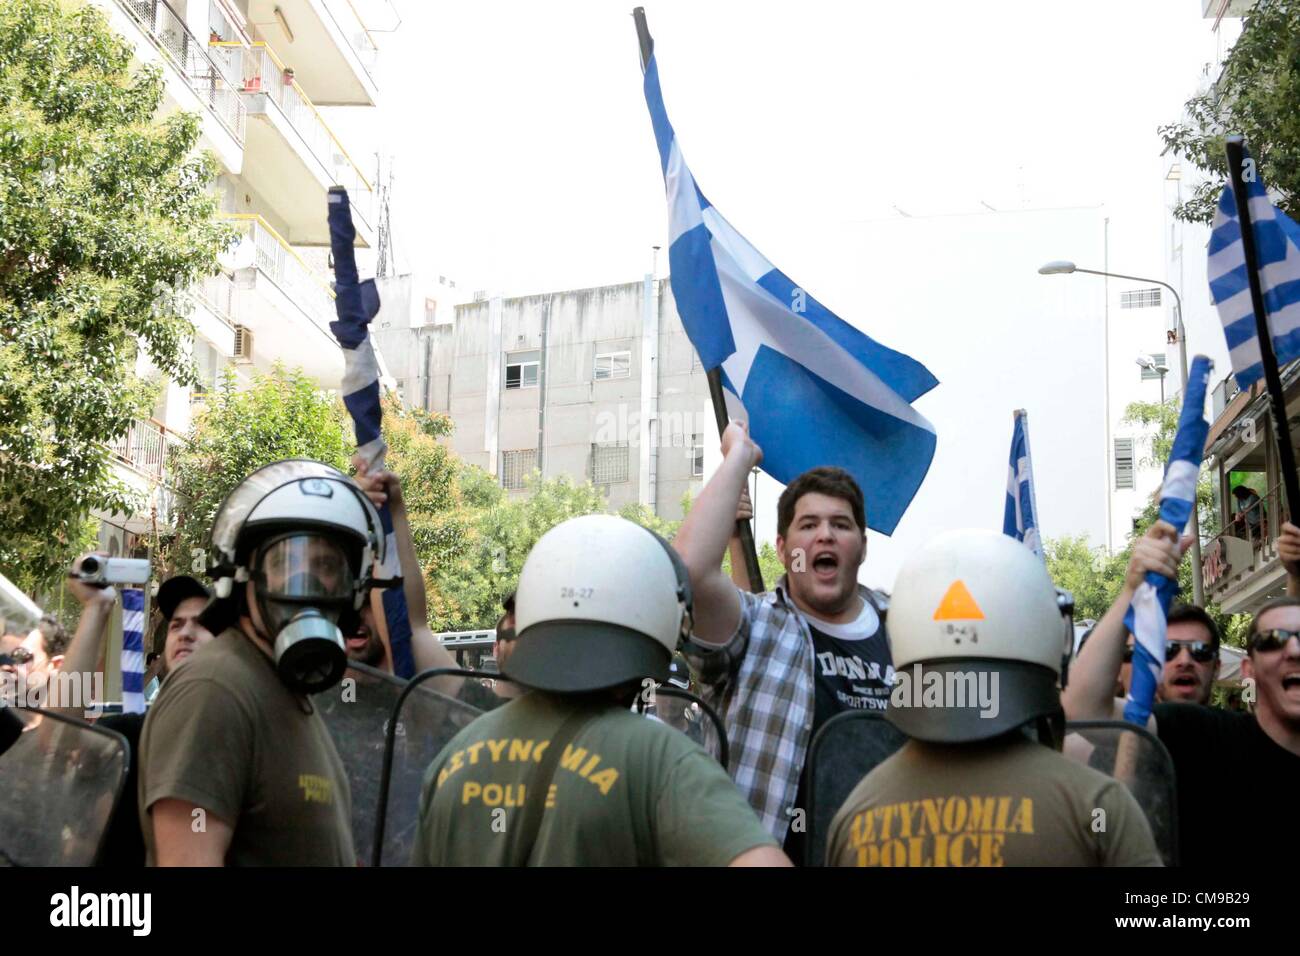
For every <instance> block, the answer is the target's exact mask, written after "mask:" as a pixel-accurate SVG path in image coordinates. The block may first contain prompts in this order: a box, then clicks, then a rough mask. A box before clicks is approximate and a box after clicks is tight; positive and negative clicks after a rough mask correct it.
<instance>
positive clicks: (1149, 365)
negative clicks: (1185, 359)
mask: <svg viewBox="0 0 1300 956" xmlns="http://www.w3.org/2000/svg"><path fill="white" fill-rule="evenodd" d="M1137 363H1138V365H1139V366H1140V367H1142V368H1145V369H1149V370H1150V371H1152V372H1155V373H1156V374H1157V375H1159V376H1160V404H1161V405H1163V404H1164V403H1165V376H1166V375H1167V374H1169V366H1168V365H1157V364H1156V360H1155V359H1154V358H1152V357H1151V356H1150V355H1139V356H1138V357H1137Z"/></svg>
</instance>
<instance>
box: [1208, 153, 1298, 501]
mask: <svg viewBox="0 0 1300 956" xmlns="http://www.w3.org/2000/svg"><path fill="white" fill-rule="evenodd" d="M1226 145H1227V150H1228V175H1230V176H1231V177H1232V195H1233V198H1235V199H1236V201H1237V222H1238V224H1239V225H1240V226H1241V246H1242V251H1243V252H1244V253H1245V257H1246V277H1247V279H1248V280H1249V281H1250V302H1251V306H1252V308H1253V309H1254V312H1255V334H1256V335H1257V336H1258V337H1259V355H1260V360H1261V361H1262V362H1263V365H1264V381H1265V383H1266V384H1267V385H1268V399H1269V402H1268V405H1269V412H1270V414H1271V415H1272V416H1273V434H1274V436H1275V437H1276V439H1277V452H1278V461H1279V463H1280V465H1281V468H1282V487H1283V488H1284V489H1285V490H1286V508H1285V511H1286V514H1287V515H1289V516H1293V515H1294V514H1295V509H1296V507H1297V505H1300V481H1298V480H1297V476H1296V466H1295V446H1293V445H1292V444H1291V429H1290V426H1289V425H1288V422H1287V414H1286V395H1285V394H1283V392H1282V376H1281V374H1280V373H1279V372H1278V368H1277V355H1276V354H1275V353H1274V351H1273V336H1272V335H1271V333H1270V331H1269V326H1268V311H1267V310H1266V308H1265V306H1264V290H1263V287H1262V286H1261V285H1260V282H1259V260H1258V258H1257V257H1256V250H1255V230H1254V225H1253V224H1252V222H1251V218H1250V197H1249V195H1248V194H1247V193H1246V183H1245V181H1244V179H1243V178H1242V177H1243V172H1242V170H1243V167H1244V159H1245V143H1244V141H1243V140H1242V138H1241V137H1240V136H1229V137H1228V141H1227V144H1226Z"/></svg>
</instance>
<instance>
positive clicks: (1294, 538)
mask: <svg viewBox="0 0 1300 956" xmlns="http://www.w3.org/2000/svg"><path fill="white" fill-rule="evenodd" d="M1277 556H1278V557H1279V558H1281V559H1282V567H1284V568H1286V593H1287V595H1288V596H1289V597H1300V528H1297V527H1296V526H1295V525H1293V524H1292V523H1291V522H1289V521H1286V522H1283V524H1282V533H1281V534H1280V535H1278V539H1277Z"/></svg>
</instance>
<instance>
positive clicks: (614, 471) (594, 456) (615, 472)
mask: <svg viewBox="0 0 1300 956" xmlns="http://www.w3.org/2000/svg"><path fill="white" fill-rule="evenodd" d="M627 449H628V445H627V442H613V443H611V444H607V445H592V446H591V481H592V483H593V484H597V485H611V484H615V483H617V482H620V481H627V463H628V453H627Z"/></svg>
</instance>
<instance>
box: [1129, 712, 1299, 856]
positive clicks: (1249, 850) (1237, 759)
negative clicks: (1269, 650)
mask: <svg viewBox="0 0 1300 956" xmlns="http://www.w3.org/2000/svg"><path fill="white" fill-rule="evenodd" d="M1154 713H1155V717H1156V727H1157V730H1158V732H1159V735H1160V740H1161V742H1162V743H1163V744H1164V745H1165V747H1166V749H1168V751H1169V756H1170V757H1172V758H1173V761H1174V773H1175V775H1176V777H1177V784H1178V861H1179V864H1180V865H1182V866H1222V867H1225V868H1228V867H1231V869H1232V870H1239V869H1240V868H1241V867H1243V866H1246V867H1267V866H1269V865H1270V864H1274V865H1275V864H1276V863H1277V862H1279V861H1289V860H1291V859H1293V858H1294V856H1295V853H1296V852H1297V851H1300V835H1298V834H1297V832H1296V830H1295V829H1294V828H1293V827H1288V826H1286V825H1285V824H1283V825H1281V826H1277V827H1270V828H1268V833H1267V835H1265V833H1264V832H1263V830H1261V829H1260V827H1259V826H1258V824H1260V823H1262V822H1263V821H1265V820H1267V819H1269V818H1270V817H1275V818H1276V819H1277V820H1278V821H1279V822H1282V819H1283V818H1282V817H1281V816H1275V815H1277V814H1279V813H1283V814H1284V813H1285V811H1286V808H1287V807H1288V806H1289V805H1290V803H1291V801H1293V800H1294V799H1295V795H1296V794H1297V793H1300V755H1296V754H1293V753H1291V752H1290V751H1289V750H1285V749H1284V748H1282V747H1280V746H1278V744H1276V743H1274V742H1273V740H1272V738H1270V737H1269V736H1268V735H1267V734H1266V733H1264V731H1263V730H1261V729H1260V726H1259V722H1258V721H1257V720H1256V719H1255V718H1254V716H1253V715H1251V714H1243V713H1238V712H1236V711H1230V710H1219V709H1217V708H1214V707H1202V706H1200V705H1198V704H1157V705H1156V706H1155V708H1154ZM1239 810H1247V811H1249V813H1250V817H1249V821H1248V823H1247V825H1246V826H1239V825H1235V824H1229V823H1227V822H1225V821H1226V820H1227V819H1228V818H1229V817H1231V815H1232V814H1233V813H1235V812H1236V811H1239ZM1224 872H1227V869H1225V870H1224Z"/></svg>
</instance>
